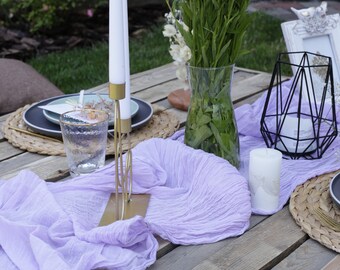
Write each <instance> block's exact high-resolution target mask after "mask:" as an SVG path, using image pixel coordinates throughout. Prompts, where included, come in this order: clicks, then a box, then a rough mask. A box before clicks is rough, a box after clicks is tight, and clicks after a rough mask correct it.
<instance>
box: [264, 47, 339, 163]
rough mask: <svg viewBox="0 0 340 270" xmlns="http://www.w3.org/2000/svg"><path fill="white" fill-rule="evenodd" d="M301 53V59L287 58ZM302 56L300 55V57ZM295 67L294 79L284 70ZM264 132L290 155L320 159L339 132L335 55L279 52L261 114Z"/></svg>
mask: <svg viewBox="0 0 340 270" xmlns="http://www.w3.org/2000/svg"><path fill="white" fill-rule="evenodd" d="M292 54H299V55H298V57H297V58H298V59H301V60H300V62H299V63H290V62H289V60H288V58H290V57H291V56H292ZM300 56H301V58H300ZM287 68H290V69H293V71H294V74H295V75H294V77H293V78H292V79H291V83H286V84H284V82H283V81H282V74H281V73H282V70H287ZM261 133H262V136H263V138H264V141H265V143H266V145H267V147H269V148H275V149H277V150H280V151H281V152H282V153H283V154H284V156H285V157H286V158H290V159H299V158H305V159H317V158H321V157H322V155H323V153H324V152H325V151H326V150H327V148H328V147H329V146H330V145H331V143H332V142H333V141H334V139H335V138H336V136H337V133H338V130H337V125H336V109H335V100H334V82H333V71H332V59H331V58H330V57H327V56H323V55H320V54H314V53H310V52H290V53H280V54H279V56H278V59H277V62H276V64H275V68H274V71H273V74H272V78H271V82H270V86H269V89H268V93H267V98H266V101H265V105H264V109H263V113H262V117H261Z"/></svg>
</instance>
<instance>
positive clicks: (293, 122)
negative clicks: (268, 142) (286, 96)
mask: <svg viewBox="0 0 340 270" xmlns="http://www.w3.org/2000/svg"><path fill="white" fill-rule="evenodd" d="M281 120H283V121H284V122H283V124H282V129H281V132H280V135H283V136H287V137H289V138H287V137H283V136H281V140H282V142H283V143H284V145H283V144H282V143H281V142H278V143H277V146H276V148H277V149H279V150H281V151H284V152H287V150H288V152H290V153H295V151H296V153H303V152H304V151H305V150H306V149H307V148H308V149H307V150H306V152H310V151H313V150H315V148H316V143H315V142H314V143H313V144H311V143H312V138H314V134H313V122H312V120H311V119H309V118H308V119H307V118H300V131H299V133H298V128H299V119H298V118H297V117H293V116H290V115H286V117H281ZM309 138H311V140H307V139H309ZM298 141H299V142H298ZM297 142H298V145H297V148H296V144H297ZM310 144H311V145H310ZM309 145H310V146H309ZM286 148H287V149H286Z"/></svg>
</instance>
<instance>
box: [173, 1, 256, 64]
mask: <svg viewBox="0 0 340 270" xmlns="http://www.w3.org/2000/svg"><path fill="white" fill-rule="evenodd" d="M249 2H250V1H249V0H177V1H174V3H173V6H172V7H173V8H174V9H179V10H180V11H181V20H182V21H183V22H184V24H185V25H187V26H188V28H189V31H186V30H185V28H184V27H183V25H182V24H181V23H179V22H177V27H178V29H179V31H180V32H181V34H182V36H183V38H184V40H185V42H186V44H187V46H188V47H189V48H190V49H191V54H192V57H191V60H190V65H191V66H195V67H223V66H228V65H231V64H234V63H235V61H236V58H237V57H238V56H239V55H242V54H243V53H244V52H243V51H242V50H241V45H242V39H243V37H244V34H245V32H246V29H247V27H248V26H249V24H250V15H249V14H248V13H247V7H248V5H249Z"/></svg>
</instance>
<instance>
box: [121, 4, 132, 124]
mask: <svg viewBox="0 0 340 270" xmlns="http://www.w3.org/2000/svg"><path fill="white" fill-rule="evenodd" d="M122 1H123V28H124V53H125V56H124V58H125V59H124V63H125V98H124V99H123V100H120V101H119V102H120V110H121V118H122V119H130V118H131V109H130V106H131V102H130V99H131V94H130V53H129V18H128V4H127V0H122Z"/></svg>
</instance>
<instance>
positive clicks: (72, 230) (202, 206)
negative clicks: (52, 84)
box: [0, 139, 251, 270]
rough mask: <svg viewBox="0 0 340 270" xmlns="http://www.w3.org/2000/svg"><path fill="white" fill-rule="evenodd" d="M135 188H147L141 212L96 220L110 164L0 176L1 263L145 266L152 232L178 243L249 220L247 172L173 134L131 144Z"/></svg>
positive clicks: (109, 181)
mask: <svg viewBox="0 0 340 270" xmlns="http://www.w3.org/2000/svg"><path fill="white" fill-rule="evenodd" d="M133 166H134V167H133V170H134V171H133V181H134V187H133V192H134V193H150V194H152V196H151V199H150V204H149V208H148V211H147V215H146V217H145V219H143V218H142V217H139V216H137V217H135V218H133V219H129V220H124V221H118V222H115V223H113V224H111V225H109V226H104V227H97V224H98V223H99V221H100V218H101V215H102V213H103V211H104V209H105V206H106V203H107V201H108V198H109V195H110V193H111V192H114V190H113V187H114V186H115V185H114V164H112V163H111V164H109V165H107V166H106V167H104V168H103V169H101V170H99V171H97V172H95V173H92V174H90V175H87V176H80V177H77V178H74V179H70V180H67V181H63V182H57V183H46V182H45V181H43V180H42V179H40V178H39V177H38V176H37V175H35V174H34V173H32V172H30V171H21V172H20V173H19V175H17V176H16V177H14V178H12V179H10V180H1V181H0V246H1V247H0V269H25V270H26V269H27V270H29V269H72V270H74V269H81V270H84V269H96V268H104V267H105V269H145V268H146V267H147V266H149V265H151V264H152V263H153V262H154V261H155V259H156V252H157V248H158V243H157V241H156V239H155V237H154V235H153V234H158V235H160V236H161V237H162V238H164V239H167V240H169V241H171V242H173V243H178V244H201V243H211V242H215V241H218V240H220V239H224V238H227V237H231V236H237V235H240V234H242V233H243V232H244V231H245V230H246V229H247V228H248V226H249V217H250V215H251V206H250V194H249V191H248V185H247V181H246V179H245V178H244V177H243V176H242V175H241V174H240V173H239V172H238V171H237V170H236V169H235V168H234V167H232V166H231V165H230V164H229V163H228V162H227V161H225V160H223V159H221V158H219V157H216V156H214V155H212V154H208V153H205V152H203V151H201V150H194V149H192V148H190V147H187V146H185V145H184V144H182V143H180V142H177V141H175V140H171V139H167V140H164V139H151V140H148V141H145V142H143V143H140V144H139V145H137V146H136V147H135V148H134V149H133Z"/></svg>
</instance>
